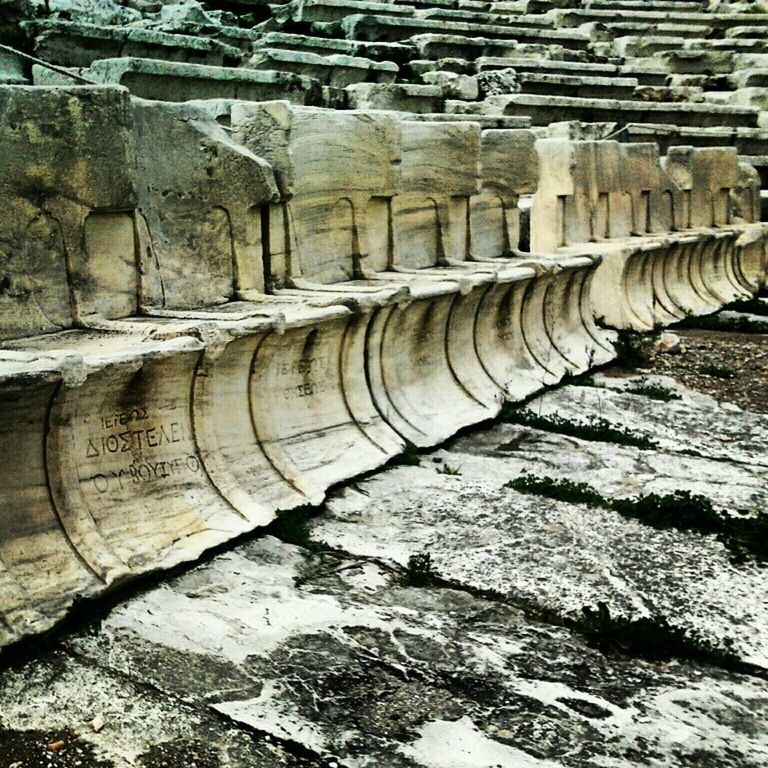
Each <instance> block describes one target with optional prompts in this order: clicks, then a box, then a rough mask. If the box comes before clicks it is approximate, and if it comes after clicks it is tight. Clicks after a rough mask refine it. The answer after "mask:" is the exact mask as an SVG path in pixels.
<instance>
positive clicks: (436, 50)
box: [408, 34, 586, 61]
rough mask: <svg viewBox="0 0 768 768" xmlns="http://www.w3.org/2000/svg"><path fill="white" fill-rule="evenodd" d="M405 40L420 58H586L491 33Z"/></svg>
mask: <svg viewBox="0 0 768 768" xmlns="http://www.w3.org/2000/svg"><path fill="white" fill-rule="evenodd" d="M408 42H409V43H410V44H411V45H413V46H414V47H415V48H416V50H417V51H418V53H419V56H420V57H421V58H425V59H446V58H454V57H461V58H463V59H467V60H473V59H478V58H480V57H494V58H498V57H503V58H505V57H507V56H516V57H523V58H531V57H537V58H541V59H542V60H550V59H551V60H558V61H559V60H568V61H585V60H586V52H584V51H574V50H572V49H569V48H564V47H562V46H560V45H545V44H536V43H520V42H518V41H517V40H513V39H506V40H505V39H500V38H491V37H479V36H473V37H465V36H464V35H447V34H446V35H438V34H425V35H414V36H413V37H411V38H409V40H408Z"/></svg>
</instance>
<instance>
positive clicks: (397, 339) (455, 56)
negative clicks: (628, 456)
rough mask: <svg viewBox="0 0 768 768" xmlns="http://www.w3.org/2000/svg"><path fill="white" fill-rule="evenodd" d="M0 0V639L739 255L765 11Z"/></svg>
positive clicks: (442, 417) (164, 562) (700, 282)
mask: <svg viewBox="0 0 768 768" xmlns="http://www.w3.org/2000/svg"><path fill="white" fill-rule="evenodd" d="M1 7H2V8H3V10H4V14H5V20H4V21H3V22H2V24H0V32H1V33H2V35H1V36H0V40H2V41H3V45H4V47H3V48H2V49H0V53H1V56H0V65H1V66H2V70H1V71H2V80H3V81H4V83H5V85H2V86H0V113H1V114H2V121H1V122H0V134H1V135H0V147H2V149H1V150H0V152H2V164H1V165H0V197H1V198H2V201H3V209H4V216H3V217H2V219H1V220H0V265H1V268H0V306H1V307H2V312H0V340H1V342H0V381H1V386H0V414H1V415H0V456H2V461H0V531H2V535H1V536H0V564H1V565H2V568H1V569H0V589H1V590H2V596H3V597H2V601H0V619H1V620H2V621H0V644H3V645H6V644H9V643H11V642H14V641H16V640H19V639H20V638H22V637H24V636H26V635H29V634H32V633H38V632H41V631H44V630H46V629H48V628H49V627H50V626H51V625H52V624H54V623H55V622H57V621H59V620H60V619H61V618H62V617H63V616H64V615H65V614H66V612H67V611H68V610H69V608H70V607H71V605H72V604H73V602H75V601H76V600H78V599H81V598H87V597H91V596H95V595H97V594H99V593H101V592H103V591H105V590H107V589H109V588H111V587H113V586H115V585H117V584H120V583H122V582H124V581H125V580H127V579H130V578H133V577H136V576H138V575H140V574H143V573H147V572H150V571H154V570H157V569H163V568H168V567H170V566H172V565H174V564H177V563H179V562H182V561H188V560H193V559H195V558H197V557H198V556H199V555H200V554H201V553H202V552H204V551H205V550H206V549H208V548H210V547H213V546H216V545H218V544H221V543H222V542H225V541H228V540H230V539H232V538H234V537H236V536H238V535H239V534H242V533H244V532H247V531H251V530H253V529H254V528H257V527H260V526H265V525H267V524H268V523H269V522H270V521H272V520H273V519H274V517H275V515H276V514H277V512H278V511H280V510H288V509H292V508H296V507H299V506H301V505H305V504H318V503H319V502H321V501H322V499H323V498H324V494H325V493H326V491H327V490H328V488H329V487H330V486H332V485H334V484H336V483H339V482H341V481H344V480H348V479H350V478H352V477H354V476H357V475H360V474H361V473H365V472H368V471H370V470H373V469H376V468H378V467H381V466H382V465H384V464H385V463H386V462H387V461H389V460H390V459H391V458H393V457H394V456H396V455H397V454H399V453H401V452H402V451H403V450H404V448H405V447H406V445H408V444H412V445H415V446H417V447H429V446H434V445H437V444H439V443H440V442H442V441H444V440H446V439H447V438H448V437H450V436H451V435H453V434H454V433H456V432H457V430H460V429H462V428H464V427H467V426H469V425H472V424H477V423H479V422H482V421H484V420H487V419H491V418H493V417H494V416H496V415H497V414H498V413H499V410H500V409H501V407H502V405H503V404H504V403H505V402H510V401H511V402H516V401H521V400H524V399H525V398H527V397H529V396H530V395H532V394H534V393H536V392H538V391H540V390H542V389H543V388H545V387H547V386H551V385H553V384H556V383H558V382H560V381H562V380H563V379H564V378H565V377H568V376H574V375H578V374H581V373H583V372H585V371H587V370H589V369H590V368H591V367H593V366H597V365H600V364H604V363H606V362H608V361H610V360H611V359H612V358H613V357H614V355H615V351H614V341H615V338H616V333H615V332H616V331H617V330H625V329H631V330H636V331H645V330H651V329H654V328H657V327H659V326H664V325H668V324H670V323H674V322H676V321H678V320H680V319H682V318H684V317H686V316H687V315H691V314H694V315H698V314H706V313H710V312H713V311H716V310H717V309H719V308H720V307H722V306H723V305H724V304H726V303H728V302H730V301H733V300H735V299H737V298H742V297H748V296H751V295H754V294H755V293H756V292H757V291H758V290H760V289H761V288H762V287H764V284H765V280H766V267H767V265H766V259H767V257H768V255H767V252H766V247H767V244H768V224H763V223H760V218H761V216H760V214H761V207H762V206H761V191H760V176H759V173H764V171H765V169H766V167H768V163H766V162H764V161H765V159H766V157H767V156H768V151H766V146H768V144H766V138H768V129H766V128H764V127H763V126H764V125H766V124H767V120H768V119H767V118H766V114H768V112H764V111H761V110H762V109H763V108H765V107H768V103H766V102H765V91H764V90H763V87H764V86H765V83H766V80H768V26H766V22H768V14H755V13H740V12H739V10H740V8H741V7H740V6H737V5H734V6H729V5H723V4H721V5H718V6H715V7H713V8H706V7H705V6H703V5H702V4H700V3H696V2H687V1H685V0H649V1H648V2H643V3H636V2H633V1H632V0H586V1H585V2H583V3H579V2H576V1H575V0H573V1H572V2H567V1H566V2H563V1H562V0H552V2H550V1H549V0H523V1H522V2H506V1H504V2H491V3H488V2H481V1H480V0H413V2H412V3H409V4H404V3H400V2H397V0H394V1H393V2H371V1H368V0H292V1H291V2H288V3H283V4H275V5H267V4H265V3H263V2H261V1H260V0H247V1H246V0H238V1H237V2H235V1H233V2H231V3H230V2H219V3H203V4H201V3H198V2H194V1H193V0H190V2H185V3H178V4H173V3H171V4H163V3H161V2H153V0H127V1H126V2H125V3H118V2H111V1H106V0H105V2H100V3H96V2H88V0H74V1H73V2H68V1H67V2H65V1H64V0H56V2H54V1H53V0H51V2H48V3H46V4H45V5H44V6H43V5H42V4H38V3H36V2H35V0H15V2H5V3H3V5H2V6H1ZM6 43H7V45H6ZM579 121H581V122H579ZM750 163H752V164H750ZM753 166H754V167H753ZM755 167H757V169H758V170H755ZM758 172H759V173H758Z"/></svg>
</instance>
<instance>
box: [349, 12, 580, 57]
mask: <svg viewBox="0 0 768 768" xmlns="http://www.w3.org/2000/svg"><path fill="white" fill-rule="evenodd" d="M341 24H342V28H343V29H344V31H345V33H346V36H347V37H349V38H350V39H355V40H376V41H389V42H402V41H404V40H408V39H409V38H412V37H414V36H416V35H422V34H426V33H430V32H432V33H435V34H443V35H455V36H466V37H469V38H471V37H474V36H482V37H484V38H491V39H502V40H515V41H517V42H520V43H536V44H542V45H549V44H552V45H561V46H563V47H564V48H572V49H574V50H582V51H585V50H586V49H587V47H588V46H589V43H590V38H589V36H588V35H586V34H584V33H582V32H577V31H572V30H553V29H537V28H533V27H517V26H513V25H510V26H494V25H491V24H469V23H465V22H457V21H442V20H438V19H416V18H410V19H406V18H394V17H389V16H380V15H361V14H355V15H352V16H347V17H346V18H345V19H344V20H343V21H342V22H341Z"/></svg>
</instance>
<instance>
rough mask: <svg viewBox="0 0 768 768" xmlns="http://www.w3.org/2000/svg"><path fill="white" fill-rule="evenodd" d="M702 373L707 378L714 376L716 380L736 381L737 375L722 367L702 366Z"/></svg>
mask: <svg viewBox="0 0 768 768" xmlns="http://www.w3.org/2000/svg"><path fill="white" fill-rule="evenodd" d="M700 371H701V373H703V374H704V375H705V376H714V377H715V378H716V379H735V378H736V373H735V372H734V371H732V370H731V369H730V368H726V367H724V366H722V365H702V366H701V368H700Z"/></svg>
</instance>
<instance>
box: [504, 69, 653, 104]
mask: <svg viewBox="0 0 768 768" xmlns="http://www.w3.org/2000/svg"><path fill="white" fill-rule="evenodd" d="M517 80H518V83H519V86H520V92H521V93H531V94H539V95H542V96H547V95H551V96H577V97H580V98H608V99H630V98H632V95H633V94H634V92H635V88H637V85H638V83H637V80H635V79H634V78H630V77H594V76H588V75H587V76H583V75H558V74H549V73H547V74H543V73H537V72H530V73H521V74H519V75H518V77H517Z"/></svg>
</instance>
